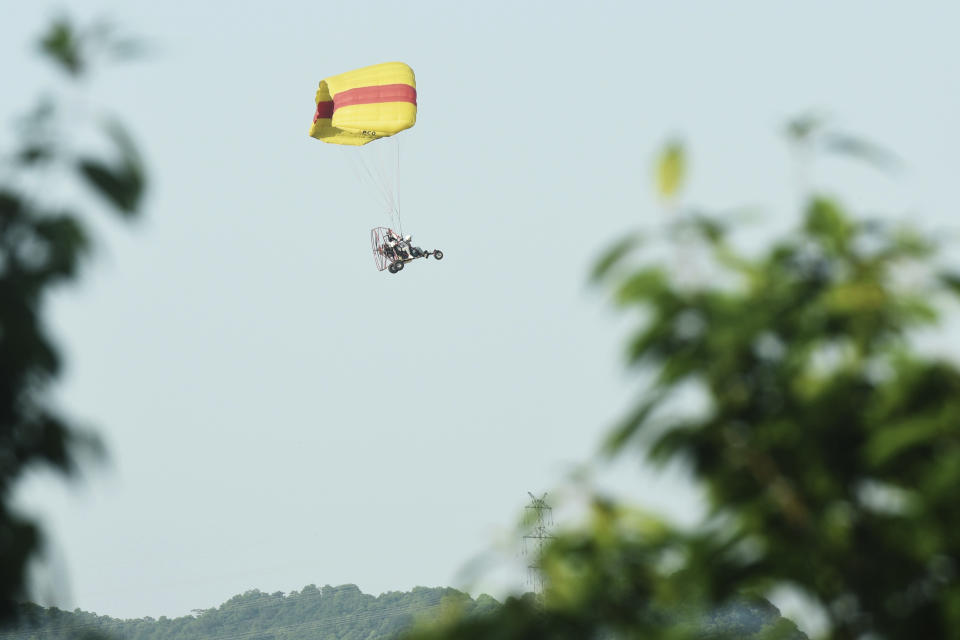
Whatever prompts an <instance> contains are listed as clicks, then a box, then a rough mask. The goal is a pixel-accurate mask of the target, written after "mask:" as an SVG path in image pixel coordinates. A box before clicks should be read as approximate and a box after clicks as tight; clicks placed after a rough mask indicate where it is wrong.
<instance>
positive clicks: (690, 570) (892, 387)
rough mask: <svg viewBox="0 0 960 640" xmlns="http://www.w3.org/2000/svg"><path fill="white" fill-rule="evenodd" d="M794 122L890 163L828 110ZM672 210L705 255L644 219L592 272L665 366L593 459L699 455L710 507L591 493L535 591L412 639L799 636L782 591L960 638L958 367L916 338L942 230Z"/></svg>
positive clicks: (893, 626) (635, 348) (812, 134)
mask: <svg viewBox="0 0 960 640" xmlns="http://www.w3.org/2000/svg"><path fill="white" fill-rule="evenodd" d="M790 134H791V135H792V136H793V137H794V139H795V140H796V141H797V144H803V145H805V146H807V147H808V148H809V147H810V146H817V147H818V148H821V149H825V150H827V151H832V152H841V153H845V154H848V155H851V156H854V157H857V158H861V159H866V160H868V161H870V162H871V163H872V164H875V165H882V166H883V168H887V167H889V166H891V161H889V160H888V159H889V158H892V156H889V155H888V154H886V153H885V152H882V151H880V150H879V147H876V146H874V145H870V144H867V143H864V142H862V141H859V140H858V139H856V138H853V137H850V136H841V135H838V134H832V133H829V132H825V131H824V130H823V128H822V126H821V123H820V122H819V121H814V120H809V119H808V120H805V121H797V122H795V123H793V124H792V125H791V127H790ZM813 141H818V142H817V144H816V145H812V142H813ZM682 154H683V151H682V147H680V146H679V145H678V144H677V143H671V144H670V145H669V146H668V147H667V149H666V151H665V153H664V155H663V157H662V161H661V163H660V165H659V166H658V168H657V171H656V177H657V183H658V185H659V190H660V192H661V195H663V196H665V197H670V198H675V196H676V189H677V187H678V186H679V185H680V184H681V183H682V180H683V167H684V166H685V163H684V161H683V157H682ZM672 226H673V228H672V229H671V230H670V232H669V233H668V234H667V237H668V238H681V237H682V238H690V232H691V231H692V232H694V233H695V237H696V238H697V243H698V245H697V246H698V247H699V251H698V254H699V255H700V257H702V258H703V259H704V260H705V261H706V262H707V263H708V264H709V267H708V268H706V269H701V270H700V271H701V272H700V273H699V274H698V275H697V276H696V277H695V278H693V279H690V278H685V279H683V280H682V281H679V280H678V279H677V271H678V269H674V268H666V267H664V266H662V265H661V264H659V263H658V262H657V261H656V260H655V259H654V258H651V257H649V255H650V253H649V252H647V253H644V252H641V251H639V250H638V247H640V246H642V238H641V235H640V234H638V233H631V234H629V235H627V236H625V237H624V238H623V239H622V240H621V241H619V242H617V243H615V244H614V245H613V246H612V247H611V248H610V249H609V251H608V252H607V253H606V254H605V255H604V256H603V257H601V259H600V260H598V262H597V265H596V269H595V272H594V279H595V280H596V281H598V282H602V283H606V284H607V286H609V287H610V288H611V289H612V291H613V292H614V295H615V299H616V301H617V303H618V304H619V305H620V306H622V307H625V308H627V309H637V310H639V311H640V313H638V314H635V317H636V318H638V320H637V323H638V325H637V327H636V329H635V330H634V331H633V332H632V335H631V336H630V339H629V343H628V357H629V362H630V364H631V365H632V366H635V367H637V368H640V369H643V370H644V371H647V372H650V373H652V382H651V383H650V384H649V385H647V386H646V387H645V388H644V389H643V390H642V393H641V394H640V395H639V399H638V402H637V405H636V407H635V408H634V409H633V410H632V411H631V412H630V413H629V415H628V416H626V417H625V419H624V420H623V421H622V422H621V423H620V424H619V425H617V426H616V428H615V429H613V431H612V433H611V434H610V436H609V439H608V440H607V441H606V444H605V449H604V453H605V456H603V457H602V459H608V456H609V457H612V456H619V455H623V454H625V453H626V452H628V451H637V452H641V453H642V455H645V456H646V457H647V458H648V459H650V460H652V461H654V462H655V463H658V464H665V463H668V462H671V461H682V462H684V463H686V464H687V466H688V467H689V469H690V471H691V474H692V477H693V479H694V481H695V482H696V483H698V484H699V485H700V486H701V487H703V488H704V490H705V495H706V498H707V500H708V503H709V516H708V517H707V519H706V521H705V522H703V523H701V524H700V525H699V526H698V527H697V528H696V529H694V530H679V529H676V528H672V527H670V526H668V525H666V524H665V523H663V522H662V521H659V520H657V519H656V518H654V517H651V516H649V515H646V514H644V513H641V512H639V511H636V510H632V509H629V508H627V507H626V506H624V505H621V504H616V503H613V502H610V501H606V500H604V499H602V498H599V497H597V498H596V499H595V501H594V505H593V516H592V517H591V518H590V519H589V522H588V523H587V524H586V525H584V526H583V527H581V528H580V529H577V530H574V531H567V532H566V533H562V534H560V535H558V537H557V538H556V540H555V542H554V543H553V544H552V545H551V546H550V547H549V548H548V549H547V551H546V552H545V555H544V557H543V559H542V561H541V565H542V567H543V571H544V577H545V582H546V585H547V586H546V590H545V593H544V597H543V599H542V601H539V602H538V601H537V600H536V599H534V598H531V597H529V596H526V597H523V598H513V599H510V600H508V601H507V602H506V604H505V605H504V606H503V607H502V608H500V609H498V610H497V611H496V612H495V613H493V614H492V615H490V616H487V617H483V618H472V619H469V620H461V621H456V622H453V623H450V624H448V625H446V626H444V627H441V628H439V629H437V628H435V629H430V630H421V631H418V632H417V633H416V634H414V638H416V639H417V640H433V639H438V638H457V639H461V638H464V639H467V638H469V639H476V640H480V639H487V638H489V639H490V640H493V639H494V638H496V639H497V640H505V639H509V638H518V639H519V638H547V637H549V638H571V639H572V638H578V639H582V638H591V637H594V638H606V637H630V638H666V637H669V638H675V637H697V638H703V637H711V638H713V637H735V638H743V637H763V638H783V637H803V634H801V633H800V632H799V631H798V630H797V629H796V627H795V626H794V625H793V623H791V622H789V621H787V620H784V619H782V618H779V617H778V616H776V615H772V613H773V612H771V611H770V609H772V608H771V607H770V606H769V604H768V603H767V602H766V601H765V600H764V599H763V598H764V597H766V596H768V595H770V594H771V593H773V592H774V591H778V592H780V593H784V592H787V593H793V594H795V595H797V596H798V597H800V598H801V600H802V601H804V602H807V603H808V605H807V607H808V609H809V610H810V611H811V613H812V614H818V615H819V616H820V617H821V618H822V619H824V620H826V631H825V634H826V636H827V637H830V638H838V639H840V638H842V639H846V638H860V639H865V638H877V639H879V638H947V637H956V634H957V629H960V581H958V576H957V571H958V569H960V370H958V369H957V367H956V366H955V365H954V364H953V363H951V362H948V361H947V360H945V359H943V358H938V357H933V356H929V355H924V354H922V353H921V352H920V351H919V350H918V349H917V348H916V347H915V346H914V343H912V342H911V337H912V335H913V333H912V332H915V331H916V330H918V329H920V328H923V327H926V326H930V325H933V324H935V323H936V321H937V320H938V309H940V310H941V311H940V312H939V313H942V309H943V308H944V306H943V305H944V303H946V302H947V301H948V300H949V298H950V297H951V296H955V295H956V294H958V293H960V277H957V276H956V275H951V274H950V273H946V272H944V271H943V270H942V269H941V268H940V267H939V266H938V265H939V264H940V263H939V262H938V260H937V258H936V248H937V247H936V243H935V242H933V241H932V240H929V239H926V238H924V237H921V235H919V234H918V233H916V232H914V231H912V230H910V229H909V228H905V227H900V226H896V225H891V224H888V223H885V222H883V221H879V220H865V221H859V220H857V219H855V218H854V217H853V216H851V215H850V214H849V213H848V211H847V210H846V209H845V208H844V207H843V206H842V205H841V204H840V203H839V202H837V201H836V200H834V199H831V198H828V197H824V196H822V195H816V194H814V195H811V196H809V198H808V200H807V204H806V206H805V211H804V215H803V218H802V222H801V224H800V225H799V228H797V229H796V230H795V231H794V232H793V233H791V234H790V235H789V236H788V237H787V238H786V239H784V240H782V241H779V242H775V243H773V244H772V246H771V247H770V248H769V249H767V250H765V251H763V252H761V253H760V255H759V256H756V255H749V254H747V253H745V252H743V251H741V250H738V249H737V248H736V247H735V246H734V245H733V244H732V241H731V239H730V233H729V230H728V228H727V224H726V223H725V222H724V221H722V220H721V219H718V218H717V217H709V216H705V215H701V214H696V213H693V212H689V211H688V212H685V213H684V214H683V215H682V216H681V219H680V220H679V221H678V222H676V223H675V224H674V225H672ZM677 226H680V227H683V229H684V233H682V234H678V233H675V231H676V230H677V229H676V227H677ZM687 249H689V247H687ZM682 253H686V252H682ZM681 266H683V265H681ZM706 274H709V276H708V275H706ZM751 612H752V613H751ZM758 616H759V617H758ZM758 620H759V621H761V623H762V624H757V621H758ZM951 629H952V631H951Z"/></svg>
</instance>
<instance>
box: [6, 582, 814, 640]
mask: <svg viewBox="0 0 960 640" xmlns="http://www.w3.org/2000/svg"><path fill="white" fill-rule="evenodd" d="M531 598H534V596H533V594H529V593H528V594H525V595H524V596H521V597H520V598H519V600H529V599H531ZM515 600H518V599H517V598H511V599H510V600H509V601H508V602H510V601H515ZM500 607H501V604H500V603H499V602H498V601H497V600H495V599H494V598H492V597H491V596H489V595H486V594H481V595H480V596H478V597H477V598H476V599H474V598H472V597H471V596H470V595H468V594H466V593H463V592H462V591H458V590H457V589H453V588H450V587H432V588H431V587H415V588H414V589H412V590H411V591H406V592H404V591H389V592H387V593H383V594H380V595H379V596H373V595H370V594H365V593H363V592H362V591H360V589H359V587H357V586H356V585H353V584H346V585H340V586H338V587H332V586H330V585H324V586H323V587H321V588H317V587H316V585H312V584H310V585H307V586H306V587H304V588H303V589H301V590H300V591H291V592H289V593H286V594H285V593H283V592H281V591H277V592H274V593H265V592H263V591H260V590H258V589H252V590H250V591H247V592H245V593H243V594H240V595H236V596H234V597H232V598H230V599H229V600H227V601H226V602H224V603H223V604H221V605H220V606H219V607H214V608H211V609H195V610H194V612H193V614H192V615H186V616H181V617H178V618H168V617H166V616H161V617H160V618H156V619H155V618H152V617H149V616H147V617H144V618H134V619H125V620H124V619H118V618H113V617H110V616H106V615H97V614H96V613H91V612H88V611H82V610H81V609H75V610H74V611H72V612H71V611H64V610H61V609H58V608H57V607H42V606H40V605H37V604H33V603H22V604H21V605H20V606H19V612H18V613H19V615H18V616H17V621H16V622H15V623H14V624H13V625H11V626H8V627H6V628H3V629H2V630H0V640H78V639H84V640H93V639H97V640H111V639H112V640H313V639H316V640H321V639H322V640H393V639H395V638H400V637H401V636H402V635H403V634H404V633H405V632H407V631H410V630H411V629H413V628H414V627H415V625H417V624H423V625H428V624H430V623H433V622H438V621H441V620H442V619H444V618H450V617H458V618H461V619H462V618H470V617H477V616H483V615H485V614H490V613H493V612H495V611H496V610H498V609H499V608H500ZM691 616H692V617H693V616H696V614H695V613H693V612H691ZM692 617H691V620H687V621H685V622H686V624H685V625H684V626H685V627H686V628H687V629H688V630H689V629H690V628H691V626H687V625H692V626H693V627H695V628H696V629H697V630H698V633H697V634H695V635H697V636H698V637H704V638H710V637H716V635H717V634H731V633H732V634H734V635H736V637H738V638H745V639H750V638H761V637H766V636H765V635H764V633H765V632H768V631H770V630H771V629H773V628H777V627H778V625H782V624H783V622H784V619H783V618H782V617H781V616H780V612H779V611H778V610H777V608H776V607H774V606H773V605H772V604H770V603H769V602H766V601H762V600H758V601H751V602H748V601H741V602H739V603H737V604H735V605H731V606H727V607H723V608H720V609H717V610H716V611H714V612H712V613H711V614H710V615H709V616H707V617H706V618H701V617H699V616H697V619H693V618H692ZM790 627H791V628H792V634H791V635H789V636H788V637H789V638H790V639H791V640H806V635H804V634H803V633H802V632H800V631H798V630H796V628H795V627H793V625H790Z"/></svg>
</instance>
